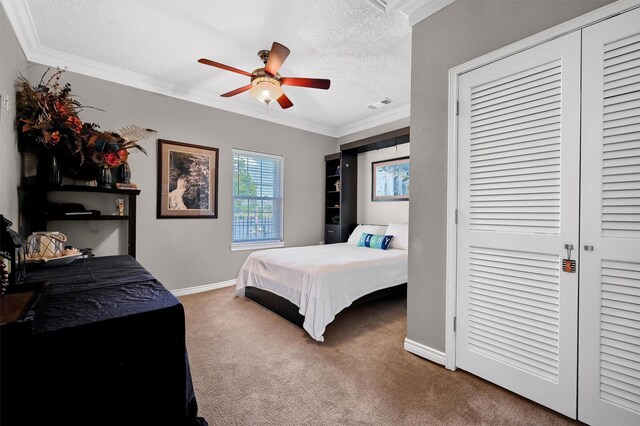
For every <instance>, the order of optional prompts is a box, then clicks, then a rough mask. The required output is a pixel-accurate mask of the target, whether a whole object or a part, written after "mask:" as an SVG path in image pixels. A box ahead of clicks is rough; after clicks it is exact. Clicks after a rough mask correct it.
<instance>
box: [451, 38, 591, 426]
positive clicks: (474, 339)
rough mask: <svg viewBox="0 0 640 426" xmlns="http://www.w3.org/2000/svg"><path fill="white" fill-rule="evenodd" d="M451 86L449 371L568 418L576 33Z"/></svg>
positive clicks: (573, 368)
mask: <svg viewBox="0 0 640 426" xmlns="http://www.w3.org/2000/svg"><path fill="white" fill-rule="evenodd" d="M459 90H460V92H459V102H460V112H459V114H460V117H459V120H458V125H459V127H458V138H459V139H458V141H459V143H458V150H459V156H458V170H459V175H458V210H459V211H458V213H459V215H458V217H459V222H458V259H457V263H458V272H457V282H458V289H457V291H458V296H457V299H458V306H457V333H456V365H457V366H458V367H460V368H462V369H464V370H467V371H469V372H471V373H473V374H476V375H478V376H480V377H483V378H485V379H487V380H489V381H491V382H494V383H496V384H498V385H500V386H503V387H505V388H507V389H509V390H512V391H514V392H516V393H518V394H521V395H523V396H525V397H527V398H529V399H532V400H534V401H536V402H539V403H541V404H543V405H545V406H547V407H550V408H552V409H554V410H556V411H559V412H561V413H563V414H565V415H567V416H570V417H573V418H575V417H576V380H577V365H576V361H577V303H578V288H577V286H578V279H577V278H578V277H577V274H575V273H566V272H561V259H562V258H564V257H566V251H565V250H564V248H563V246H564V244H573V245H574V247H575V248H576V249H577V248H578V246H577V245H578V219H579V211H578V206H579V155H580V33H579V32H576V33H573V34H569V35H566V36H563V37H561V38H558V39H555V40H553V41H551V42H549V43H545V45H543V46H538V47H534V48H531V49H528V50H526V51H524V52H521V53H518V54H515V55H513V56H510V57H508V58H505V59H502V60H500V61H497V62H494V63H492V64H489V65H487V66H484V67H482V68H479V69H476V70H474V71H471V72H469V73H467V74H464V75H463V76H461V77H460V80H459ZM575 254H576V250H574V251H573V252H572V258H573V259H575Z"/></svg>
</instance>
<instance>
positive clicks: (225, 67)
mask: <svg viewBox="0 0 640 426" xmlns="http://www.w3.org/2000/svg"><path fill="white" fill-rule="evenodd" d="M198 62H200V63H201V64H205V65H211V66H212V67H216V68H220V69H223V70H227V71H231V72H236V73H238V74H242V75H246V76H247V77H251V73H250V72H247V71H242V70H239V69H238V68H234V67H230V66H229V65H225V64H221V63H220V62H215V61H212V60H209V59H205V58H200V59H198Z"/></svg>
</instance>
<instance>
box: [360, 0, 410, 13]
mask: <svg viewBox="0 0 640 426" xmlns="http://www.w3.org/2000/svg"><path fill="white" fill-rule="evenodd" d="M406 1H407V0H369V3H371V4H372V5H374V6H375V7H377V8H378V9H380V10H382V11H383V12H385V13H390V12H391V11H393V10H394V9H396V8H397V7H398V6H400V5H401V4H402V3H405V2H406Z"/></svg>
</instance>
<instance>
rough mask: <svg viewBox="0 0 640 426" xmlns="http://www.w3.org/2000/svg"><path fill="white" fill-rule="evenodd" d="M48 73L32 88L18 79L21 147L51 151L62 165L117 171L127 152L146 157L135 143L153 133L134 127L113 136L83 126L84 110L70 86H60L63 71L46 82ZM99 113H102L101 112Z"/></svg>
mask: <svg viewBox="0 0 640 426" xmlns="http://www.w3.org/2000/svg"><path fill="white" fill-rule="evenodd" d="M49 72H50V69H47V71H46V72H45V73H44V74H43V75H42V78H41V79H40V82H39V83H38V84H37V85H35V86H32V85H31V84H30V83H29V81H28V80H27V79H26V78H24V77H23V76H20V77H19V78H18V81H17V82H16V123H17V127H18V134H19V139H20V141H21V143H22V144H31V145H35V147H36V149H37V148H45V149H48V150H51V152H52V153H54V154H55V155H57V156H60V157H61V159H62V162H63V164H64V161H65V159H67V161H69V160H73V162H74V163H75V165H76V166H77V165H79V166H83V165H87V164H90V165H91V166H93V167H95V168H112V167H118V166H120V165H121V164H123V163H126V162H127V159H128V157H129V150H130V149H137V150H139V151H141V152H143V153H145V154H146V151H145V149H144V148H143V147H141V146H140V145H139V144H138V141H140V140H142V139H147V138H149V137H151V136H152V135H153V134H154V133H156V132H155V130H152V129H145V128H141V127H138V126H135V125H129V126H125V127H123V128H122V129H120V130H118V131H115V132H108V131H99V130H98V129H99V127H100V126H98V125H97V124H95V123H84V122H82V120H80V118H79V117H78V114H79V112H80V111H82V110H83V109H85V108H93V109H98V110H100V109H99V108H94V107H89V106H85V105H83V104H81V103H80V102H79V101H78V100H77V99H76V98H75V97H74V95H73V93H72V92H71V86H70V85H69V83H65V84H62V83H61V82H60V78H61V76H62V74H63V73H64V70H61V69H57V70H56V71H55V72H54V73H53V74H51V75H50V76H49V77H48V78H47V76H48V75H49ZM100 111H102V110H100Z"/></svg>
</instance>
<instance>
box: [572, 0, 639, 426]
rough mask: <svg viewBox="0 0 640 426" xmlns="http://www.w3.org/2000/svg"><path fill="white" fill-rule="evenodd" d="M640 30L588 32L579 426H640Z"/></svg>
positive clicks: (620, 20)
mask: <svg viewBox="0 0 640 426" xmlns="http://www.w3.org/2000/svg"><path fill="white" fill-rule="evenodd" d="M639 23H640V10H638V9H636V10H635V11H632V12H627V13H625V14H623V15H620V16H617V17H614V18H611V19H609V20H607V21H603V22H601V23H599V24H596V25H593V26H591V27H588V28H586V29H585V30H583V52H582V54H583V71H582V72H583V77H582V78H583V83H582V84H583V88H582V91H583V109H582V111H583V122H582V172H581V174H582V207H581V231H580V232H581V241H582V244H583V249H584V248H585V247H584V246H586V250H583V251H582V254H581V257H582V260H583V261H582V267H581V269H580V349H579V353H580V359H579V366H580V370H579V378H578V384H579V388H578V397H579V402H578V417H579V419H580V420H582V421H584V422H586V423H589V424H593V425H597V424H615V425H638V424H640V24H639ZM592 247H593V249H591V248H592Z"/></svg>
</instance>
